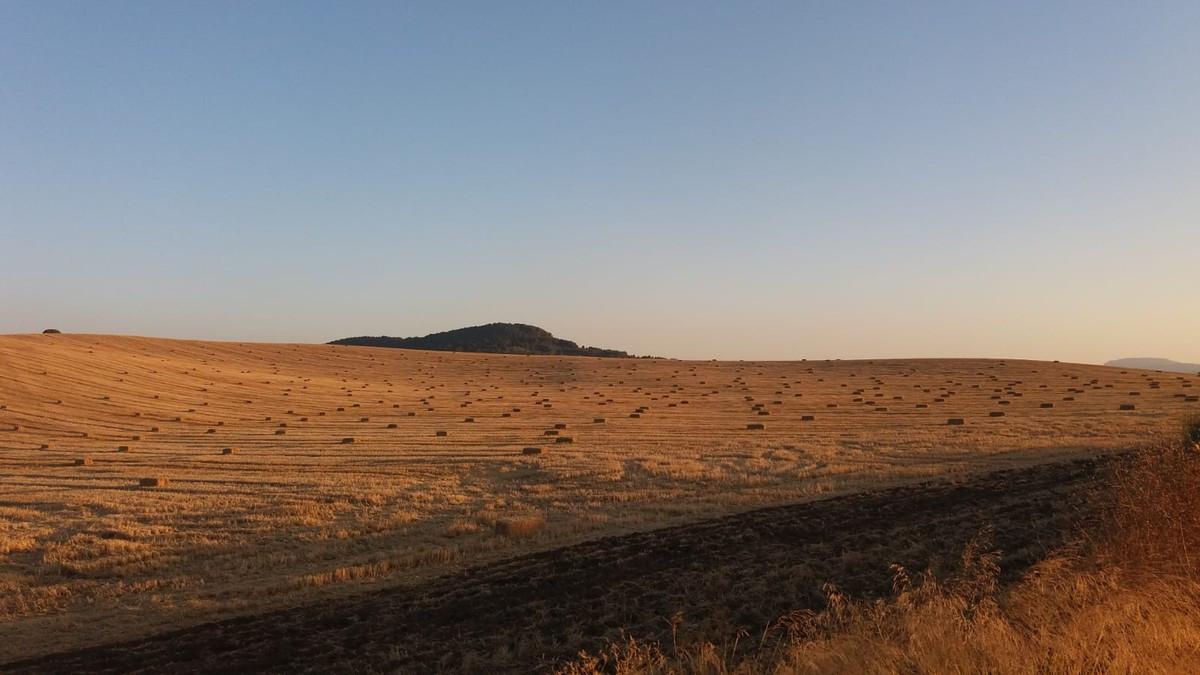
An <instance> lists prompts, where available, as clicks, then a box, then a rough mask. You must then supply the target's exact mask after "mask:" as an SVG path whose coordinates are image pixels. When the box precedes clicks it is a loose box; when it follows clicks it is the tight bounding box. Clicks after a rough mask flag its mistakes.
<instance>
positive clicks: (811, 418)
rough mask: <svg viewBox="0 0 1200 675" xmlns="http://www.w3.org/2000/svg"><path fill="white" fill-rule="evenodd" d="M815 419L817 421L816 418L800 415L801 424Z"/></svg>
mask: <svg viewBox="0 0 1200 675" xmlns="http://www.w3.org/2000/svg"><path fill="white" fill-rule="evenodd" d="M815 419H817V418H816V417H815V416H814V415H801V416H800V421H801V422H811V421H813V420H815Z"/></svg>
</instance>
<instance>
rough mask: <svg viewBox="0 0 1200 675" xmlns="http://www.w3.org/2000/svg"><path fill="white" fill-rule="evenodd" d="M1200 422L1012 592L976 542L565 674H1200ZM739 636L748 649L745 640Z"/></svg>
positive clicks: (1129, 468)
mask: <svg viewBox="0 0 1200 675" xmlns="http://www.w3.org/2000/svg"><path fill="white" fill-rule="evenodd" d="M1193 434H1196V435H1200V424H1197V423H1196V422H1193V423H1191V425H1189V426H1188V428H1187V432H1186V433H1185V439H1184V440H1183V441H1175V440H1171V441H1169V442H1168V441H1164V442H1159V443H1156V444H1154V445H1152V446H1150V447H1147V448H1145V449H1143V450H1141V451H1139V452H1138V453H1136V454H1135V455H1133V456H1132V457H1130V458H1129V459H1128V460H1127V461H1124V462H1120V463H1118V465H1117V466H1116V468H1115V469H1114V470H1113V472H1112V476H1111V481H1110V482H1109V483H1108V484H1107V488H1106V489H1108V490H1111V493H1110V494H1109V495H1108V496H1107V497H1104V496H1103V495H1098V507H1097V508H1098V516H1097V521H1096V522H1097V523H1098V527H1096V528H1095V531H1091V532H1087V533H1082V534H1081V536H1080V538H1079V541H1078V542H1077V544H1075V545H1073V546H1072V547H1071V548H1070V549H1068V550H1064V551H1062V552H1060V553H1059V554H1057V555H1055V556H1052V557H1050V558H1048V559H1047V560H1044V561H1043V562H1041V563H1040V564H1038V565H1037V566H1035V567H1034V568H1033V569H1032V570H1031V571H1030V572H1029V573H1028V574H1026V575H1025V576H1024V577H1023V578H1022V579H1021V580H1020V581H1019V582H1017V583H1016V584H1014V585H1012V586H1011V587H1008V588H1002V587H1001V586H1000V584H999V583H998V579H999V568H998V566H997V564H996V561H997V559H998V557H997V555H996V554H995V553H994V552H989V551H987V547H986V546H984V545H983V541H984V540H980V541H978V542H976V543H974V544H972V545H971V546H969V547H968V548H967V550H966V551H964V553H963V567H962V571H961V572H960V573H959V574H958V575H957V576H955V577H953V578H951V579H948V580H945V581H941V580H937V579H935V578H933V577H932V576H930V575H921V576H919V577H918V578H916V579H911V578H910V577H909V575H908V573H907V572H906V571H905V570H903V569H900V568H894V573H895V577H894V590H895V592H894V594H893V597H891V598H889V599H887V600H878V601H874V602H866V601H856V600H852V599H849V598H846V597H845V596H843V595H842V594H840V593H839V592H838V591H837V590H836V589H835V588H832V587H828V588H827V589H826V593H827V607H826V609H825V610H823V611H820V612H810V611H803V612H796V613H794V614H792V615H789V616H786V617H783V618H782V619H780V620H779V621H778V622H777V623H776V624H775V625H774V626H772V627H771V628H769V629H768V630H767V631H766V632H764V634H763V635H762V636H761V638H760V639H759V641H758V643H757V645H756V646H755V647H754V648H753V649H749V650H747V649H745V643H744V641H745V640H746V639H747V638H748V637H749V636H740V637H739V638H738V639H735V640H733V641H731V642H730V644H729V645H728V646H725V647H722V646H718V645H714V644H711V643H705V644H700V645H694V646H683V647H679V646H673V647H672V648H669V649H668V648H664V647H662V646H660V645H657V644H651V643H642V642H638V641H637V640H635V639H632V638H629V639H627V640H626V641H624V642H620V643H617V644H612V645H610V646H609V647H608V649H606V650H605V651H603V652H601V653H599V654H583V655H581V656H580V658H579V659H578V660H577V661H575V662H574V663H571V664H569V665H567V666H566V667H564V668H563V669H561V671H560V672H561V673H563V674H564V675H593V674H595V673H615V674H619V675H633V674H635V673H636V674H645V675H668V674H672V675H673V674H676V673H698V674H702V675H733V674H737V675H741V674H749V673H777V674H780V675H783V674H793V673H895V674H897V675H899V674H901V673H904V674H911V673H1022V674H1024V673H1028V674H1030V675H1032V674H1034V673H1132V672H1138V673H1184V672H1200V546H1198V545H1200V447H1198V446H1197V445H1196V442H1195V440H1193V439H1194V438H1195V436H1193ZM739 642H741V647H742V648H741V649H739V648H738V647H739V644H738V643H739Z"/></svg>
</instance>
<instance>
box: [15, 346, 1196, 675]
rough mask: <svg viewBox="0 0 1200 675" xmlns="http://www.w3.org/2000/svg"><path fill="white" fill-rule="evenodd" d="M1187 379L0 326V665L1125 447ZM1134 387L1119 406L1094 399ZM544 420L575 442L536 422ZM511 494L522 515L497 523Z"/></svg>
mask: <svg viewBox="0 0 1200 675" xmlns="http://www.w3.org/2000/svg"><path fill="white" fill-rule="evenodd" d="M1198 381H1200V380H1198V378H1196V377H1188V376H1177V375H1174V374H1157V373H1150V372H1144V371H1125V372H1122V371H1118V370H1114V369H1110V368H1103V367H1097V366H1084V365H1070V364H1051V363H1043V362H1031V361H996V360H914V361H899V360H893V361H873V362H867V361H831V362H824V361H823V362H786V363H785V362H778V363H750V362H746V363H743V362H736V363H734V362H682V361H666V360H626V359H620V360H609V359H589V358H559V357H521V356H504V355H477V354H447V353H435V352H415V351H402V350H380V349H368V348H347V347H330V346H321V345H262V344H237V343H215V342H193V341H172V340H160V339H147V338H133V337H111V336H89V335H22V336H4V337H0V406H3V407H2V408H0V451H2V452H0V622H2V624H0V638H3V639H2V640H0V661H3V660H7V659H12V658H17V657H22V656H31V655H34V654H38V653H44V652H47V651H50V650H60V649H66V648H71V647H76V646H83V645H87V644H95V643H100V642H106V641H111V640H114V639H127V638H131V637H135V636H137V635H142V634H146V633H149V632H153V631H158V630H162V629H165V628H171V627H179V626H185V625H189V624H193V623H196V622H199V621H204V620H211V619H215V618H219V617H222V616H229V615H233V614H237V613H242V612H248V611H257V610H261V609H267V608H271V607H277V606H281V605H286V604H291V603H295V602H299V601H302V600H311V599H318V598H321V597H325V596H327V595H336V594H343V593H346V592H348V591H349V590H352V589H355V588H360V587H361V584H363V583H387V584H396V583H408V582H415V581H419V580H420V579H423V578H427V577H429V576H431V575H435V574H440V573H444V572H446V571H448V570H451V569H453V568H456V567H461V566H464V565H472V564H477V563H482V562H486V561H489V560H496V559H499V558H504V557H507V556H511V555H513V554H516V553H520V552H524V551H531V550H537V549H546V548H551V547H555V546H559V545H563V544H566V543H571V542H574V541H578V540H581V539H585V538H591V537H594V536H598V535H602V534H610V533H619V532H627V531H632V530H638V529H647V528H652V527H657V526H661V525H665V524H672V523H680V522H687V521H692V520H697V519H701V518H705V517H710V516H715V515H720V514H723V513H728V512H731V511H737V510H742V509H746V508H750V507H753V506H758V505H764V504H772V503H781V502H789V501H796V500H803V499H811V498H814V497H819V496H822V495H828V494H832V493H842V492H850V491H856V490H861V489H866V488H871V487H877V486H882V485H888V484H895V483H901V482H908V481H914V480H922V479H927V478H929V477H931V476H939V475H943V474H947V473H956V472H965V471H974V470H984V469H989V468H995V467H1000V466H1010V465H1014V464H1026V463H1032V462H1037V461H1042V460H1047V459H1052V458H1061V457H1065V456H1068V455H1073V454H1079V453H1091V452H1097V451H1102V450H1106V449H1112V448H1120V447H1127V446H1129V445H1131V444H1132V443H1134V442H1135V441H1136V439H1138V438H1142V437H1144V436H1145V434H1147V433H1150V432H1157V431H1162V430H1164V429H1166V428H1168V427H1170V426H1171V425H1173V424H1174V423H1175V422H1174V421H1173V420H1176V419H1177V418H1178V416H1179V414H1180V412H1181V411H1183V410H1194V409H1196V408H1197V405H1196V403H1195V402H1189V401H1187V400H1186V397H1187V396H1189V395H1193V394H1194V392H1196V391H1197V382H1198ZM1132 392H1137V394H1138V396H1136V397H1133V398H1136V399H1137V408H1136V410H1135V411H1127V412H1120V411H1119V410H1118V408H1119V407H1120V406H1121V405H1122V404H1124V403H1127V402H1128V401H1129V400H1130V398H1131V393H1132ZM993 397H999V398H993ZM1066 398H1071V399H1074V400H1070V401H1067V400H1064V399H1066ZM1001 402H1007V403H1008V405H1005V406H1004V408H1005V413H1006V415H1005V416H1004V417H998V418H993V417H990V416H989V413H990V412H992V411H994V410H995V408H996V406H998V405H999V403H1001ZM1045 402H1054V403H1055V406H1054V407H1053V408H1043V407H1041V404H1042V403H1045ZM755 406H758V407H757V408H756V407H755ZM832 406H836V407H832ZM922 406H924V407H922ZM884 407H886V408H887V410H886V411H881V410H877V408H884ZM760 411H767V412H769V413H770V414H769V416H760V415H759V414H758V413H759V412H760ZM464 413H466V414H469V415H470V418H471V419H473V420H474V421H473V422H464V420H465V419H467V417H466V416H465V415H464ZM632 414H636V415H638V417H630V415H632ZM600 418H603V419H604V420H605V421H604V423H597V422H596V420H598V419H600ZM949 418H962V419H963V420H964V424H962V425H948V424H947V419H949ZM364 420H365V421H364ZM557 424H565V425H567V426H566V429H569V432H566V431H564V432H563V433H562V435H560V436H559V438H563V437H569V438H571V439H572V441H573V442H571V443H562V444H559V443H553V444H549V438H551V437H550V436H546V435H545V434H544V432H545V431H547V430H557V429H556V428H555V425H557ZM748 424H762V425H763V427H764V428H763V429H755V430H749V429H747V425H748ZM282 425H286V426H282ZM280 431H283V432H284V433H283V434H280V433H278V432H280ZM435 432H445V436H438V435H436V433H435ZM567 433H569V434H570V435H569V436H567ZM346 439H348V440H346ZM545 444H549V447H546V445H545ZM46 446H48V447H46ZM122 446H127V448H128V449H127V451H121V447H122ZM526 447H542V448H543V451H542V452H541V453H540V454H525V453H524V451H523V450H524V448H526ZM226 448H236V452H231V453H225V452H224V450H225V449H226ZM84 457H86V458H88V459H90V460H91V464H90V465H79V466H77V465H76V463H77V460H79V459H81V458H84ZM159 476H162V477H166V478H168V479H169V480H168V481H167V482H165V483H164V484H162V485H161V486H157V487H141V486H140V481H141V479H143V478H147V477H159ZM531 514H536V518H537V519H539V524H538V526H537V527H531V528H526V529H521V528H518V529H519V530H521V532H522V534H521V535H520V536H511V535H508V534H506V529H505V528H506V527H507V526H504V525H500V524H501V523H505V522H509V523H513V522H524V521H523V520H521V519H525V518H531V517H534V516H533V515H531Z"/></svg>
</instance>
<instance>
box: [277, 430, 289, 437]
mask: <svg viewBox="0 0 1200 675" xmlns="http://www.w3.org/2000/svg"><path fill="white" fill-rule="evenodd" d="M286 433H287V429H276V430H275V435H276V436H282V435H284V434H286Z"/></svg>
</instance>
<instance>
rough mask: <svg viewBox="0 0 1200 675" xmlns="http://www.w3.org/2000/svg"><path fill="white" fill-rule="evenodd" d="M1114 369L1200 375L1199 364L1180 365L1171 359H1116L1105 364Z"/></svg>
mask: <svg viewBox="0 0 1200 675" xmlns="http://www.w3.org/2000/svg"><path fill="white" fill-rule="evenodd" d="M1104 365H1106V366H1113V367H1115V368H1142V369H1145V370H1165V371H1167V372H1171V373H1200V363H1181V362H1179V361H1172V360H1171V359H1159V358H1152V357H1138V358H1132V359H1116V360H1113V361H1109V362H1108V363H1105V364H1104Z"/></svg>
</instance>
